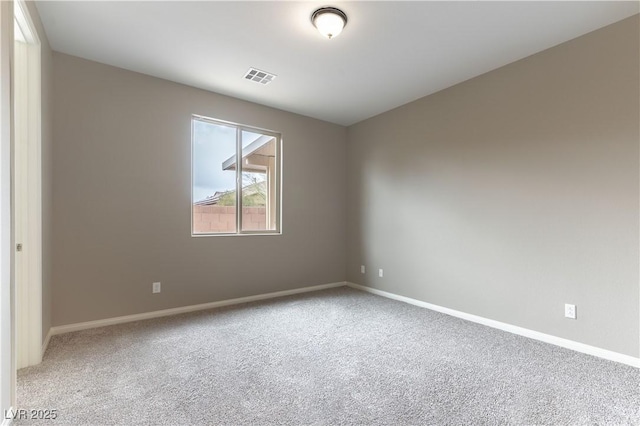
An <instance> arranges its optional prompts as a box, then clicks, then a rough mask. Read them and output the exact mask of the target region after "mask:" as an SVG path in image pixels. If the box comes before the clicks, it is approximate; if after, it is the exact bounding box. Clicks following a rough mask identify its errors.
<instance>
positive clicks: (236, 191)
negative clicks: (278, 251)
mask: <svg viewBox="0 0 640 426" xmlns="http://www.w3.org/2000/svg"><path fill="white" fill-rule="evenodd" d="M191 126H192V132H191V153H192V168H191V169H192V179H191V183H192V189H191V194H192V198H191V200H192V206H191V233H192V235H221V234H222V235H229V234H278V233H280V157H281V155H280V151H281V136H280V134H279V133H276V132H271V131H268V130H262V129H256V128H253V127H249V126H244V125H239V124H233V123H227V122H224V121H219V120H214V119H211V118H205V117H200V116H193V118H192V120H191ZM238 158H240V161H238V160H237V159H238Z"/></svg>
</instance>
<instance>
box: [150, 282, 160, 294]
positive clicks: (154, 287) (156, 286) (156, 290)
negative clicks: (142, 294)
mask: <svg viewBox="0 0 640 426" xmlns="http://www.w3.org/2000/svg"><path fill="white" fill-rule="evenodd" d="M160 290H161V288H160V283H159V282H156V283H153V285H152V286H151V292H152V293H160Z"/></svg>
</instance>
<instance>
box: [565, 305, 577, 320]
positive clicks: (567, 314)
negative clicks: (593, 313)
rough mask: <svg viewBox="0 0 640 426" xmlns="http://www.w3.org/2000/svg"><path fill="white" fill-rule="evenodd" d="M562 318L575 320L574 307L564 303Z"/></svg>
mask: <svg viewBox="0 0 640 426" xmlns="http://www.w3.org/2000/svg"><path fill="white" fill-rule="evenodd" d="M564 316H565V317H567V318H571V319H576V305H570V304H568V303H565V305H564Z"/></svg>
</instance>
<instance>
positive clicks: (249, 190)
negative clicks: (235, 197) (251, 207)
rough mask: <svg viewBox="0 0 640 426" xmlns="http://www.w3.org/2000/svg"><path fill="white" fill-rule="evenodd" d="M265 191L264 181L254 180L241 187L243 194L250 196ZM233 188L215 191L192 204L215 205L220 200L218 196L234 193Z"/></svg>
mask: <svg viewBox="0 0 640 426" xmlns="http://www.w3.org/2000/svg"><path fill="white" fill-rule="evenodd" d="M265 191H266V182H265V181H262V182H255V183H252V184H250V185H247V186H245V187H243V188H242V193H243V194H244V195H243V197H244V196H252V195H256V194H264V193H265ZM235 192H236V191H235V190H234V189H232V190H230V191H216V192H215V194H213V195H211V196H209V197H207V198H205V199H204V200H200V201H196V202H195V203H193V205H194V206H215V205H216V204H218V203H219V202H220V198H222V197H223V196H225V195H227V194H235Z"/></svg>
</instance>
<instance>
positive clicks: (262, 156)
mask: <svg viewBox="0 0 640 426" xmlns="http://www.w3.org/2000/svg"><path fill="white" fill-rule="evenodd" d="M276 172H277V169H276V138H275V137H273V136H270V135H264V134H261V133H255V132H249V131H244V130H243V131H242V230H243V231H262V230H275V229H276V207H277V197H276V187H275V185H276V179H277V177H276Z"/></svg>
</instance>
